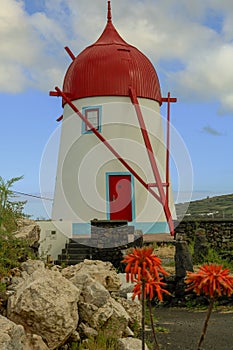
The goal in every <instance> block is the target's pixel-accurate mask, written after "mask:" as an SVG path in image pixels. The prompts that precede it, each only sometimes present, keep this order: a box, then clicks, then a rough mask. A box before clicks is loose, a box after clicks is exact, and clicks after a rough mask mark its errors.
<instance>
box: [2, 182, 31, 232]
mask: <svg viewBox="0 0 233 350" xmlns="http://www.w3.org/2000/svg"><path fill="white" fill-rule="evenodd" d="M22 178H23V176H19V177H13V178H12V179H10V180H6V181H5V180H4V179H3V178H2V177H1V176H0V228H1V229H5V230H6V231H10V232H12V231H13V230H15V229H16V228H17V219H18V218H20V217H22V216H24V214H23V208H24V205H25V204H26V202H25V201H15V200H13V199H14V198H16V196H15V193H14V191H12V189H11V188H12V186H13V185H14V183H15V182H17V181H19V180H22Z"/></svg>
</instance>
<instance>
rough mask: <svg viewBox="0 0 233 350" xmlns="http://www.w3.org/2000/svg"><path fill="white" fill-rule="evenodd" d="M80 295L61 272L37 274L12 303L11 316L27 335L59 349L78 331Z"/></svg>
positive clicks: (40, 271)
mask: <svg viewBox="0 0 233 350" xmlns="http://www.w3.org/2000/svg"><path fill="white" fill-rule="evenodd" d="M79 295H80V291H79V289H78V288H77V287H75V286H74V285H73V284H72V283H71V282H69V281H68V280H66V279H65V278H63V277H62V276H61V274H60V273H59V272H55V271H50V270H48V269H40V270H36V271H34V272H33V273H32V274H31V275H28V277H27V278H26V279H25V280H24V281H23V282H22V283H20V284H19V285H18V286H17V287H16V293H15V294H14V295H12V296H11V297H10V298H9V299H8V306H7V315H8V317H9V318H10V319H11V320H12V321H14V322H15V323H17V324H21V325H23V326H24V328H25V330H26V332H28V333H32V334H37V335H40V336H41V337H42V338H43V339H44V340H45V341H46V343H47V345H48V348H49V349H55V348H57V347H58V346H60V345H62V344H63V343H64V342H65V341H66V339H68V338H69V336H70V335H71V334H72V332H74V331H75V330H76V327H77V323H78V312H77V302H78V300H79Z"/></svg>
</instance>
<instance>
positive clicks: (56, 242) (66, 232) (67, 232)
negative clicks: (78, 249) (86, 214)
mask: <svg viewBox="0 0 233 350" xmlns="http://www.w3.org/2000/svg"><path fill="white" fill-rule="evenodd" d="M37 224H38V225H39V226H40V229H41V232H40V247H39V255H40V257H41V258H42V259H45V260H46V258H47V255H51V256H52V258H53V260H57V257H58V254H61V251H62V249H63V248H65V244H66V242H68V240H69V237H71V236H72V224H71V222H67V221H66V222H56V221H53V222H52V221H37Z"/></svg>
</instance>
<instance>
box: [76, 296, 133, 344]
mask: <svg viewBox="0 0 233 350" xmlns="http://www.w3.org/2000/svg"><path fill="white" fill-rule="evenodd" d="M79 316H80V319H81V320H82V321H83V322H84V323H86V324H87V325H88V326H90V327H92V328H94V329H95V330H97V331H99V330H104V331H105V332H107V334H109V335H111V334H112V335H114V336H119V337H121V336H122V334H123V333H124V332H125V330H126V328H127V326H128V323H129V320H130V317H129V315H128V313H127V312H126V311H125V309H124V308H123V306H122V305H121V304H119V303H118V302H116V301H115V300H114V299H113V298H111V297H110V298H109V300H108V301H107V303H105V304H104V305H103V306H102V307H97V306H96V305H94V304H88V303H84V302H79Z"/></svg>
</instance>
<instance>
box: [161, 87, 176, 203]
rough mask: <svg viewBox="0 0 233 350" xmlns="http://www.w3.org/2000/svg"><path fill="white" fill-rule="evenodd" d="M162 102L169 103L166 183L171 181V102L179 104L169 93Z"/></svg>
mask: <svg viewBox="0 0 233 350" xmlns="http://www.w3.org/2000/svg"><path fill="white" fill-rule="evenodd" d="M162 102H167V152H166V183H168V184H169V185H170V183H169V181H170V125H171V123H170V121H171V117H170V107H171V102H177V98H175V97H171V94H170V92H168V95H167V97H162ZM166 201H167V203H169V186H168V187H167V188H166Z"/></svg>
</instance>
